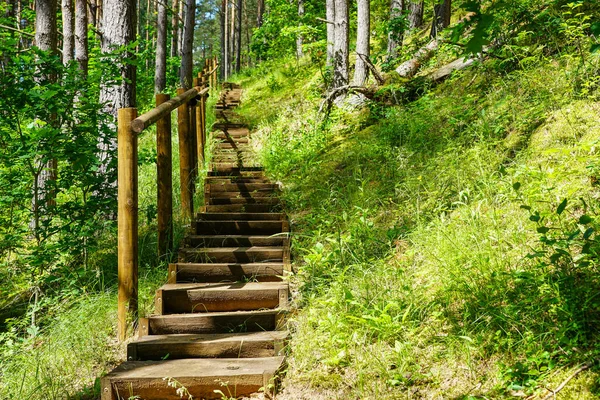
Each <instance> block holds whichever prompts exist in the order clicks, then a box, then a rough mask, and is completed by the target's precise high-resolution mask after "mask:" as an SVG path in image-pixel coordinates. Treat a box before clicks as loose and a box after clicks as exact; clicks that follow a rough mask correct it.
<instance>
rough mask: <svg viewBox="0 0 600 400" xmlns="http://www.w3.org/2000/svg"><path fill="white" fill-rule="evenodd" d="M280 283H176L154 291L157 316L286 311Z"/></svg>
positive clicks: (284, 289)
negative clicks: (269, 310) (276, 309)
mask: <svg viewBox="0 0 600 400" xmlns="http://www.w3.org/2000/svg"><path fill="white" fill-rule="evenodd" d="M288 295H289V294H288V285H287V283H282V282H235V283H176V284H169V283H168V284H166V285H163V286H161V287H160V288H159V289H158V290H157V291H156V301H155V310H156V313H157V314H158V315H167V314H184V313H207V312H217V311H219V312H221V311H252V310H261V309H275V308H281V309H285V308H287V303H288Z"/></svg>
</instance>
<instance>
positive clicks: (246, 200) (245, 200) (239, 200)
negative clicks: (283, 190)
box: [205, 197, 279, 205]
mask: <svg viewBox="0 0 600 400" xmlns="http://www.w3.org/2000/svg"><path fill="white" fill-rule="evenodd" d="M205 200H206V201H208V203H209V204H210V205H213V204H217V205H218V204H270V205H274V204H278V203H279V198H277V197H235V198H231V197H210V198H208V199H205Z"/></svg>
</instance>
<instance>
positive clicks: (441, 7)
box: [430, 0, 452, 39]
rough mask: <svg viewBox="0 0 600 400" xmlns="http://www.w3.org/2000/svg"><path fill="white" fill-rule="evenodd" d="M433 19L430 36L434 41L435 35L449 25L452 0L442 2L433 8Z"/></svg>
mask: <svg viewBox="0 0 600 400" xmlns="http://www.w3.org/2000/svg"><path fill="white" fill-rule="evenodd" d="M433 11H434V17H433V23H432V24H431V33H430V36H431V38H432V39H435V38H436V37H437V35H438V34H439V33H440V32H441V31H442V30H443V29H444V28H446V27H447V26H449V25H450V17H451V16H452V0H444V1H443V2H442V3H440V4H436V5H434V7H433Z"/></svg>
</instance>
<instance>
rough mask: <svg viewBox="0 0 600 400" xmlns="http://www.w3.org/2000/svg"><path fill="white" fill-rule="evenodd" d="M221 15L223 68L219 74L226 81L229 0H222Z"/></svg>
mask: <svg viewBox="0 0 600 400" xmlns="http://www.w3.org/2000/svg"><path fill="white" fill-rule="evenodd" d="M219 16H220V21H219V22H220V28H221V29H220V33H221V63H220V64H221V68H220V71H219V75H220V77H221V80H222V81H224V80H226V79H227V71H226V66H227V32H226V31H227V0H222V1H221V10H220V12H219Z"/></svg>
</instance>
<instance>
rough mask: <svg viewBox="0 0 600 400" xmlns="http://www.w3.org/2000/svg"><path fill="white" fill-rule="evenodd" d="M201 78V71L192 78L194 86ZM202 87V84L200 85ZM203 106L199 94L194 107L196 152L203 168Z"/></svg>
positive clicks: (198, 84)
mask: <svg viewBox="0 0 600 400" xmlns="http://www.w3.org/2000/svg"><path fill="white" fill-rule="evenodd" d="M201 80H202V73H201V72H199V73H198V78H194V82H195V85H196V86H201V85H202V84H201V83H200V81H201ZM202 87H204V85H202ZM203 107H204V95H201V96H200V104H199V105H198V106H197V107H196V142H197V144H198V146H196V152H197V154H198V163H199V164H200V166H201V167H202V168H204V129H203V124H204V118H203V117H202V110H203Z"/></svg>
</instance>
